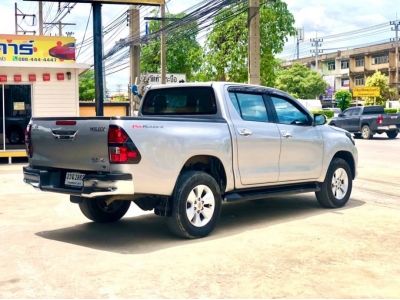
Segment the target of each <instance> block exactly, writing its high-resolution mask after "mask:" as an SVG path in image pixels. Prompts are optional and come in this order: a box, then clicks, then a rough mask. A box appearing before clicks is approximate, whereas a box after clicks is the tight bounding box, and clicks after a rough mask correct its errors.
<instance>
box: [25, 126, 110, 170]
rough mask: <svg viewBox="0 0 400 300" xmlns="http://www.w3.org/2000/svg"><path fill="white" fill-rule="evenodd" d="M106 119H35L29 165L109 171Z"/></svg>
mask: <svg viewBox="0 0 400 300" xmlns="http://www.w3.org/2000/svg"><path fill="white" fill-rule="evenodd" d="M109 123H110V120H109V119H107V118H85V119H79V118H68V119H65V118H60V119H56V118H34V119H32V127H31V140H32V147H33V154H32V158H31V160H30V161H31V165H32V166H40V167H52V168H62V169H72V170H85V171H104V172H107V171H109V169H110V165H109V159H108V144H107V135H108V128H109Z"/></svg>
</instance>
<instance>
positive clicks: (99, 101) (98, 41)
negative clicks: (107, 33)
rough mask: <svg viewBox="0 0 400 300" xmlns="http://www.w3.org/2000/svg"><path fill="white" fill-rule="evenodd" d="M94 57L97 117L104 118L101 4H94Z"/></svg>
mask: <svg viewBox="0 0 400 300" xmlns="http://www.w3.org/2000/svg"><path fill="white" fill-rule="evenodd" d="M92 8H93V57H94V85H95V98H96V116H104V71H103V70H104V65H103V25H102V17H101V3H99V2H93V3H92Z"/></svg>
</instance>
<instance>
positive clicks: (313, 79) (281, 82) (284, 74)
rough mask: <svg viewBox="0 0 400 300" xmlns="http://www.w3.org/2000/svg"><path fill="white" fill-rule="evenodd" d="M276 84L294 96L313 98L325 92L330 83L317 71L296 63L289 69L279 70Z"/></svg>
mask: <svg viewBox="0 0 400 300" xmlns="http://www.w3.org/2000/svg"><path fill="white" fill-rule="evenodd" d="M275 86H276V88H278V89H281V90H283V91H286V92H288V93H289V94H292V95H293V97H296V98H300V99H313V98H315V97H317V96H319V95H321V94H323V93H324V92H325V90H326V88H327V87H328V84H327V82H325V80H324V79H323V78H322V76H321V75H320V74H318V73H317V72H315V71H312V70H310V69H309V68H307V67H306V66H303V65H300V64H294V65H293V66H291V67H290V68H289V69H283V70H281V71H280V72H279V74H278V76H277V78H276V83H275Z"/></svg>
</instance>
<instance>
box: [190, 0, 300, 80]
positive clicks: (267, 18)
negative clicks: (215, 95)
mask: <svg viewBox="0 0 400 300" xmlns="http://www.w3.org/2000/svg"><path fill="white" fill-rule="evenodd" d="M245 2H246V3H243V4H240V5H233V6H229V7H227V8H225V9H223V10H222V11H221V12H220V13H219V14H218V15H217V16H216V17H215V18H214V23H215V25H214V27H213V28H212V30H211V33H210V34H209V35H208V36H207V40H206V44H205V48H206V50H205V55H204V60H205V62H204V64H203V65H202V70H201V72H200V73H199V74H198V75H197V78H198V79H200V80H202V79H203V80H204V79H205V80H222V81H225V80H229V81H236V82H246V81H247V79H248V74H247V52H248V51H247V45H248V43H247V41H248V28H247V1H245ZM232 15H233V16H235V17H233V18H232ZM293 25H294V17H293V15H292V14H291V13H290V11H289V10H288V8H287V5H286V3H285V2H283V1H281V0H275V1H267V2H266V3H264V4H262V5H261V7H260V36H261V83H262V84H263V85H270V86H272V85H273V84H274V81H275V74H276V69H277V68H278V66H279V63H278V61H277V60H276V59H275V58H274V56H275V54H277V53H279V52H281V51H282V50H283V46H284V44H285V42H286V41H287V36H288V35H294V34H295V32H296V31H295V28H294V27H293Z"/></svg>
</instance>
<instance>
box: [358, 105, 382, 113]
mask: <svg viewBox="0 0 400 300" xmlns="http://www.w3.org/2000/svg"><path fill="white" fill-rule="evenodd" d="M384 112H385V110H384V108H383V106H365V107H364V111H363V114H364V115H375V114H383V113H384Z"/></svg>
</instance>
